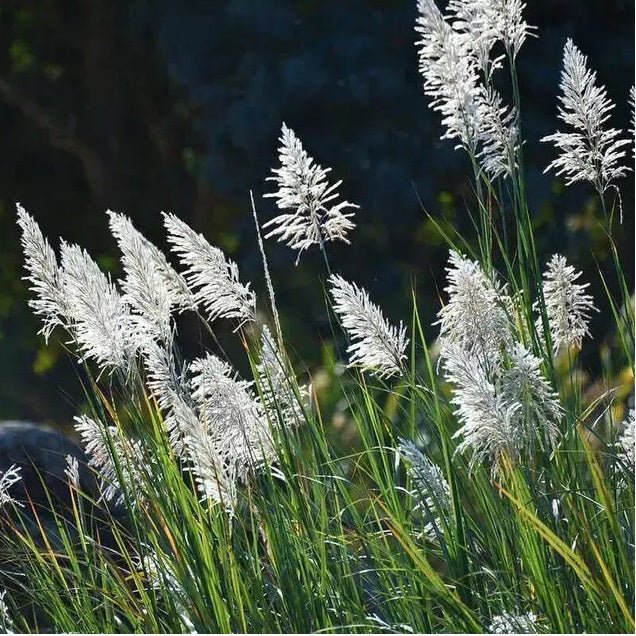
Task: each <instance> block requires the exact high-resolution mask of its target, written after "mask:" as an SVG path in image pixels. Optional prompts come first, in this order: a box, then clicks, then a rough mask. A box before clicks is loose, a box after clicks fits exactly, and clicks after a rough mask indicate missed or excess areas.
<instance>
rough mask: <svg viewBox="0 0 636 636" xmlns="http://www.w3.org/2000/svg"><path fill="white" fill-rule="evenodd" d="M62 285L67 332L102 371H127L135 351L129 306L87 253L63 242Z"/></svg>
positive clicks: (76, 246)
mask: <svg viewBox="0 0 636 636" xmlns="http://www.w3.org/2000/svg"><path fill="white" fill-rule="evenodd" d="M61 263H62V272H61V283H62V289H63V290H64V294H65V297H66V304H67V307H68V313H69V315H68V319H69V321H70V329H69V331H70V333H71V335H72V337H73V339H74V340H75V341H76V343H77V345H78V347H79V349H80V351H81V352H82V353H83V356H84V358H92V359H94V360H95V361H96V362H97V364H98V365H99V367H100V369H101V370H104V369H111V370H114V369H120V370H124V371H127V370H129V369H130V366H131V363H132V361H133V360H134V356H135V354H136V351H137V347H138V344H139V343H138V342H135V340H136V338H135V337H134V333H133V330H132V324H131V320H130V312H129V310H128V306H127V305H126V303H125V302H124V300H123V299H122V297H121V296H120V295H119V292H118V291H117V289H116V287H115V285H114V284H113V283H112V281H111V280H110V277H109V276H107V275H106V274H104V272H102V270H101V269H100V268H99V266H98V265H97V263H95V261H93V259H91V257H90V256H89V255H88V253H87V252H86V250H84V249H82V248H81V247H79V246H78V245H70V244H69V243H66V242H65V241H62V245H61Z"/></svg>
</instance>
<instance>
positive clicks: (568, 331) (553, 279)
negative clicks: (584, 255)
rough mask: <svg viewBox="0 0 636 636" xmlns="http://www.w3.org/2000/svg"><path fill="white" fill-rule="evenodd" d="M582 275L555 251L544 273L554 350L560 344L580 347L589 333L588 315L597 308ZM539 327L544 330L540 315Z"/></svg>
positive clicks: (546, 303)
mask: <svg viewBox="0 0 636 636" xmlns="http://www.w3.org/2000/svg"><path fill="white" fill-rule="evenodd" d="M580 277H581V272H577V271H576V270H575V269H574V268H573V267H572V266H571V265H568V263H567V260H566V259H565V257H563V256H560V255H559V254H555V255H554V256H553V257H552V258H551V259H550V262H549V263H548V266H547V269H546V271H545V272H544V274H543V297H544V301H545V308H546V312H547V316H548V323H549V326H550V334H551V336H552V345H553V347H554V351H555V353H558V352H559V350H560V349H561V348H568V347H576V348H577V349H580V348H581V342H582V340H583V338H584V337H585V336H589V335H590V331H589V326H588V323H589V319H590V314H591V312H592V311H598V310H597V309H596V307H595V306H594V303H593V301H592V297H591V296H589V295H588V294H587V293H585V290H586V289H587V287H588V286H589V283H586V284H584V285H581V284H579V283H577V282H576V281H577V280H578V279H579V278H580ZM537 328H538V329H539V331H540V330H541V324H540V319H538V321H537Z"/></svg>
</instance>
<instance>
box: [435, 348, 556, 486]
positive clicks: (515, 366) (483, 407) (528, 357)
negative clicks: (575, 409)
mask: <svg viewBox="0 0 636 636" xmlns="http://www.w3.org/2000/svg"><path fill="white" fill-rule="evenodd" d="M507 357H508V360H507V362H506V364H507V366H506V367H503V366H502V367H501V368H497V367H495V368H494V369H493V368H487V367H486V366H484V364H483V363H482V362H480V360H479V359H478V358H477V357H476V356H475V355H474V354H472V353H471V352H470V351H469V350H467V349H464V348H462V347H461V346H459V345H449V346H447V347H445V349H444V372H445V376H446V379H447V381H448V382H450V383H451V384H452V385H453V386H454V391H453V398H452V400H451V401H452V403H453V405H454V406H455V407H456V410H455V413H456V415H457V417H458V419H459V421H460V424H461V427H460V428H459V430H457V432H456V433H455V434H454V436H453V437H454V438H461V442H460V443H459V445H458V447H457V451H456V452H458V453H464V452H465V451H467V450H470V451H472V456H471V460H470V468H471V470H472V468H473V467H474V466H475V465H476V464H477V463H479V462H482V461H484V460H490V461H491V462H492V473H493V475H494V474H497V473H498V471H499V469H500V467H501V466H500V462H501V460H502V458H503V456H504V455H506V456H508V458H509V459H511V460H512V461H514V462H517V461H519V460H520V459H521V457H522V456H525V457H530V456H532V452H533V448H534V444H535V442H536V441H539V442H540V443H541V444H542V445H543V446H544V448H552V447H553V446H554V445H555V444H556V442H557V440H558V438H559V435H560V431H559V421H560V418H561V407H560V405H559V402H558V396H557V395H556V394H555V393H554V392H553V391H552V389H551V388H550V386H549V384H548V383H547V381H546V380H545V378H544V377H543V376H542V375H541V371H540V368H539V365H540V360H539V359H538V358H536V357H535V356H534V355H532V354H531V353H530V352H529V351H527V350H526V349H525V348H524V347H523V346H522V345H521V344H516V345H515V346H513V347H512V350H511V351H509V352H508V354H507ZM502 364H503V363H502Z"/></svg>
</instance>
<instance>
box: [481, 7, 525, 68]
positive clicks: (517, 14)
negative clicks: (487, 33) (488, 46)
mask: <svg viewBox="0 0 636 636" xmlns="http://www.w3.org/2000/svg"><path fill="white" fill-rule="evenodd" d="M486 2H487V3H488V4H489V5H491V6H492V7H493V10H494V14H495V24H496V27H495V28H496V30H497V34H498V36H499V39H501V41H502V42H503V43H504V46H505V47H506V51H508V54H509V55H510V56H511V57H512V58H513V59H514V58H516V57H517V54H518V53H519V51H520V50H521V47H522V46H523V43H524V42H525V41H526V38H527V37H528V36H529V35H532V32H533V31H534V29H535V27H533V26H530V25H529V24H528V23H527V22H526V21H525V20H524V18H523V11H524V9H525V8H526V3H525V2H522V0H486Z"/></svg>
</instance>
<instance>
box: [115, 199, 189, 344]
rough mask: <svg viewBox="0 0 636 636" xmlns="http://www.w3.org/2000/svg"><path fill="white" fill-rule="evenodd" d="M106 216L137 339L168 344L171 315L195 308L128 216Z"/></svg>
mask: <svg viewBox="0 0 636 636" xmlns="http://www.w3.org/2000/svg"><path fill="white" fill-rule="evenodd" d="M107 214H108V216H109V226H110V230H111V232H112V234H113V236H114V237H115V239H116V240H117V244H118V246H119V249H120V250H121V252H122V265H123V268H124V272H125V274H126V276H125V278H124V280H123V281H122V289H123V291H124V299H125V301H126V302H127V304H128V305H129V306H130V307H131V309H132V311H133V312H134V319H135V320H136V322H137V327H138V332H139V335H140V336H141V337H145V336H148V337H150V338H152V339H159V340H162V341H163V342H169V341H170V339H171V319H170V316H171V311H172V310H173V309H180V310H183V309H192V308H194V306H195V303H194V297H193V296H192V293H191V292H190V290H189V288H188V286H187V284H186V282H185V280H184V279H183V278H182V277H181V276H180V275H179V274H178V273H177V272H176V271H175V270H174V268H173V267H172V266H171V265H170V264H169V263H168V261H167V260H166V257H165V256H164V255H163V253H162V252H161V251H160V250H159V249H157V247H155V246H154V245H153V244H152V243H150V241H148V240H147V239H146V238H145V237H144V236H143V235H142V234H141V233H140V232H139V231H138V230H137V229H135V227H134V225H133V224H132V222H131V220H130V219H129V218H128V217H127V216H125V215H123V214H117V213H116V212H112V211H111V210H108V211H107Z"/></svg>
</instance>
